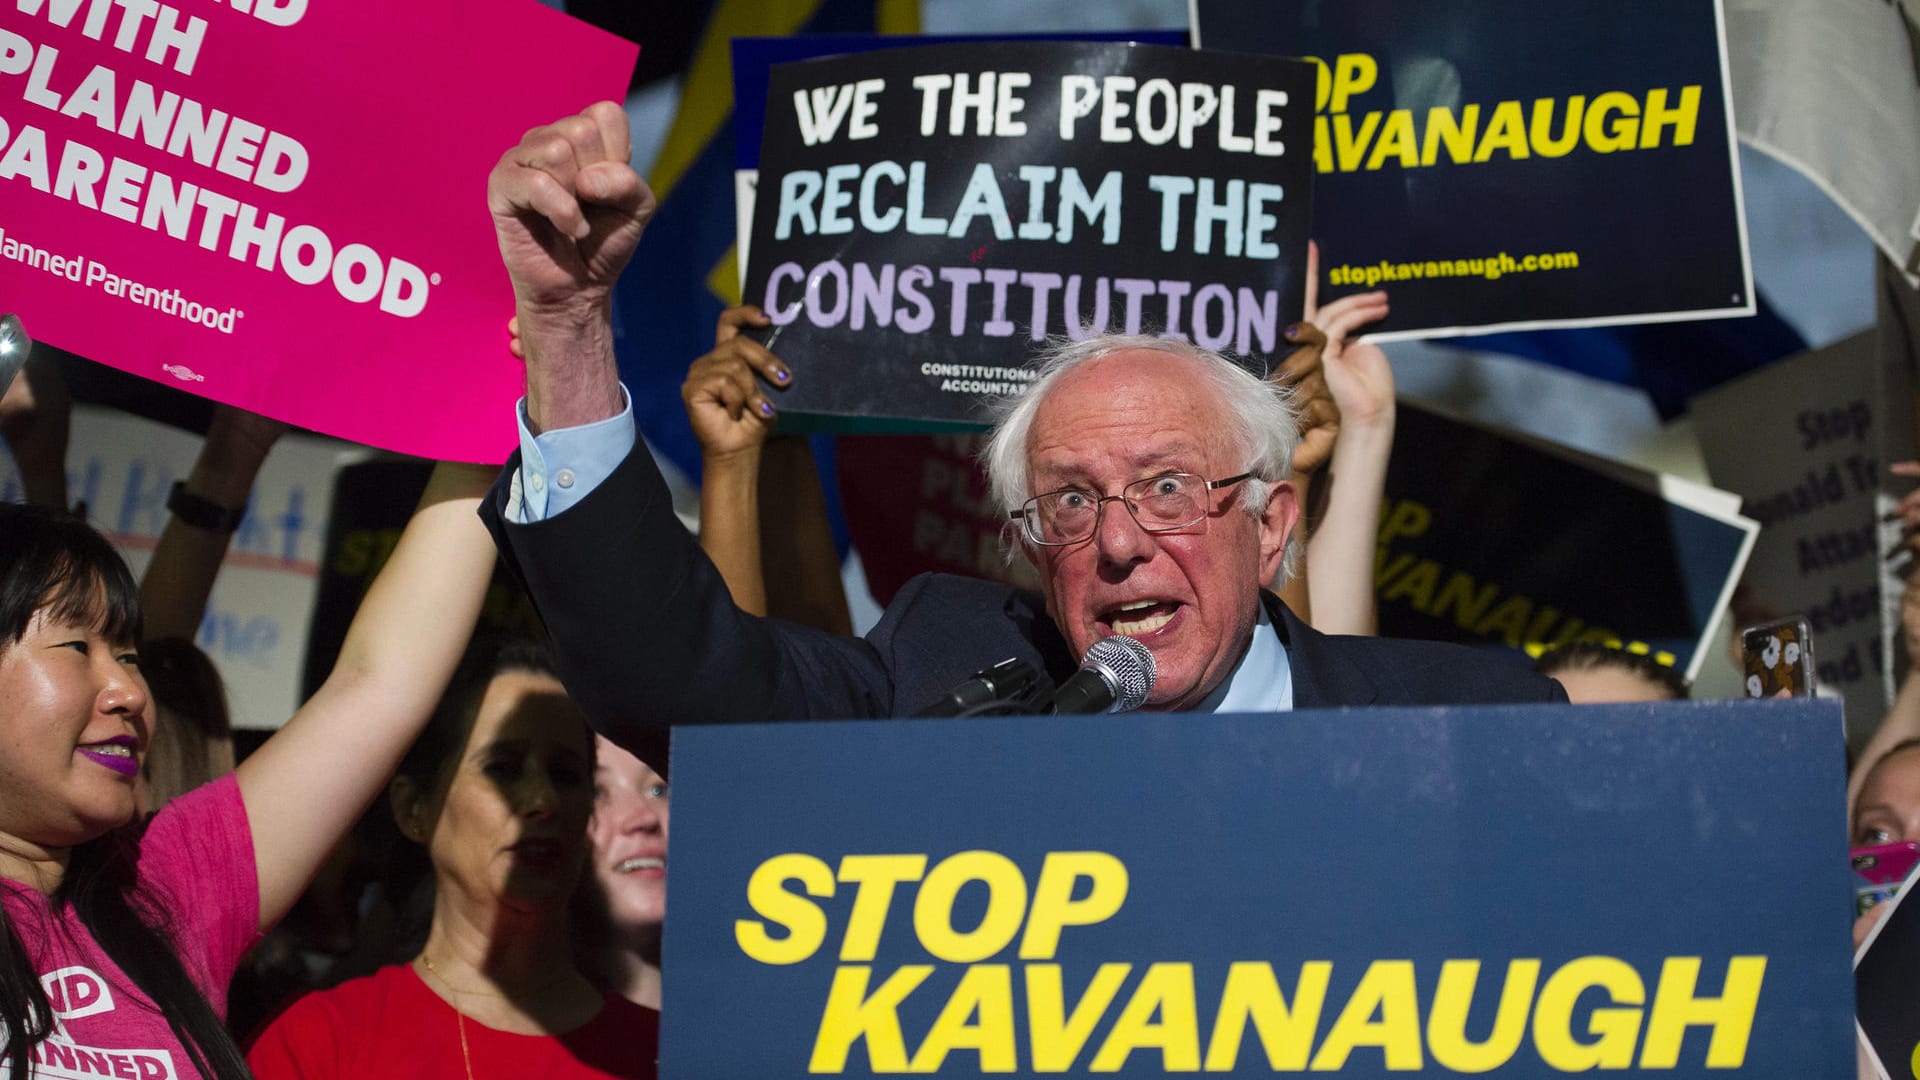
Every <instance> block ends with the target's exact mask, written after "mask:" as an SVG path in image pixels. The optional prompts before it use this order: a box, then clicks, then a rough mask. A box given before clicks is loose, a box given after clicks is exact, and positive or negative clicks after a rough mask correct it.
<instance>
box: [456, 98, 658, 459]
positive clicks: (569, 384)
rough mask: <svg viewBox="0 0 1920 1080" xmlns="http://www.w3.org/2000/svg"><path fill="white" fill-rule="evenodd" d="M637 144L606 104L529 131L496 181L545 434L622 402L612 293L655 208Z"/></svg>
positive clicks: (538, 419) (491, 192)
mask: <svg viewBox="0 0 1920 1080" xmlns="http://www.w3.org/2000/svg"><path fill="white" fill-rule="evenodd" d="M630 152H631V151H630V147H629V144H628V134H627V118H626V114H625V113H623V112H622V111H621V110H620V107H619V106H618V105H615V104H613V103H612V102H608V101H603V102H600V103H598V104H596V105H593V106H590V107H589V108H588V109H587V110H586V111H585V112H582V113H580V114H578V115H575V116H569V117H565V118H563V119H561V120H557V121H555V122H553V123H551V124H546V125H543V126H541V127H537V128H534V129H533V130H531V131H529V132H527V133H526V135H524V136H522V137H521V139H520V143H519V145H518V146H515V147H514V148H513V149H511V150H509V151H507V152H506V153H505V154H504V155H502V156H501V158H500V163H499V164H498V165H495V166H494V169H493V174H492V175H491V176H489V177H488V178H487V207H488V209H490V210H491V211H492V212H493V225H494V232H495V234H496V236H497V237H498V239H499V241H500V257H501V259H502V260H503V261H504V262H505V263H506V266H507V274H508V276H509V277H510V278H511V279H512V280H513V295H514V300H515V303H516V306H517V308H518V311H519V320H520V321H519V325H518V331H519V334H520V338H521V345H522V347H523V348H524V350H525V351H526V355H527V415H528V419H530V420H531V421H532V422H533V424H534V425H535V428H536V430H544V429H549V428H554V427H568V426H572V425H575V424H583V423H591V422H592V421H595V420H603V419H605V418H607V417H609V416H613V415H616V414H617V413H619V412H620V410H621V399H620V390H619V386H618V383H617V380H616V375H615V369H614V364H613V344H612V339H611V324H610V322H609V320H608V318H607V317H606V312H607V310H608V305H609V302H610V301H609V293H610V292H611V290H612V288H613V283H614V281H615V279H617V278H618V277H619V276H620V271H621V270H623V269H625V268H626V265H627V260H628V259H630V258H632V257H633V250H634V246H635V245H636V244H638V243H639V241H640V234H641V232H642V231H643V230H645V229H646V226H647V220H648V219H649V218H651V217H652V216H653V210H654V206H655V203H654V198H653V192H652V190H651V189H649V188H648V187H647V183H646V181H645V180H642V179H641V178H640V174H639V173H637V172H634V171H633V167H632V166H631V165H629V164H627V158H628V156H629V154H630Z"/></svg>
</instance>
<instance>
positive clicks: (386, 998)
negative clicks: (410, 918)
mask: <svg viewBox="0 0 1920 1080" xmlns="http://www.w3.org/2000/svg"><path fill="white" fill-rule="evenodd" d="M462 1024H464V1027H465V1030H466V1035H467V1051H466V1054H465V1056H464V1058H463V1056H462V1054H461V1051H460V1031H461V1026H460V1025H462ZM659 1048H660V1014H659V1013H657V1012H654V1011H653V1010H652V1009H647V1008H642V1007H641V1006H639V1005H635V1004H634V1003H633V1002H631V1001H628V1000H627V999H626V998H623V997H619V996H617V995H613V994H609V995H607V1003H606V1007H605V1008H602V1009H601V1010H600V1012H599V1013H598V1014H596V1015H595V1016H594V1018H593V1019H592V1020H589V1021H587V1022H586V1023H585V1024H582V1025H581V1026H580V1027H578V1028H575V1029H574V1030H572V1031H569V1032H567V1033H566V1034H564V1035H518V1034H515V1033H513V1032H509V1031H496V1030H494V1029H493V1028H490V1027H487V1026H485V1025H483V1024H481V1023H480V1022H479V1021H477V1020H470V1019H464V1018H462V1017H461V1016H460V1014H459V1013H456V1012H455V1011H454V1010H453V1006H451V1005H449V1004H447V1003H446V1002H445V1001H444V1000H442V999H441V997H440V995H438V994H436V993H434V992H433V990H432V989H431V988H430V987H428V986H427V984H426V983H424V982H422V981H421V980H420V976H419V975H418V974H417V973H415V972H414V970H413V968H412V966H411V965H407V964H397V965H395V966H393V967H384V968H381V969H380V970H379V971H376V972H374V973H373V974H372V975H369V976H367V977H365V978H362V979H354V980H352V981H351V982H346V983H342V984H340V985H339V986H336V987H334V988H333V989H331V990H322V991H320V992H318V993H313V994H308V995H307V996H306V997H303V998H301V999H300V1000H299V1001H296V1002H294V1003H293V1005H292V1006H290V1007H289V1008H288V1009H287V1011H286V1012H284V1013H282V1014H280V1018H279V1019H278V1020H275V1021H274V1022H273V1023H272V1024H270V1025H268V1027H267V1030H266V1031H264V1032H262V1033H261V1035H260V1039H259V1041H257V1042H255V1043H254V1044H253V1050H252V1052H250V1053H249V1054H248V1055H247V1064H248V1065H250V1066H252V1067H253V1072H254V1075H255V1076H257V1077H258V1078H259V1080H333V1078H335V1077H340V1078H346V1077H352V1078H354V1080H360V1078H363V1077H387V1076H392V1077H402V1076H404V1077H423V1078H428V1080H433V1078H446V1080H467V1077H468V1076H469V1075H471V1076H472V1077H473V1080H490V1078H492V1077H514V1078H520V1077H532V1076H562V1077H594V1078H599V1077H641V1078H644V1080H651V1078H652V1077H653V1075H654V1068H655V1062H656V1060H657V1059H658V1058H659V1056H660V1055H659ZM469 1068H470V1070H471V1071H469Z"/></svg>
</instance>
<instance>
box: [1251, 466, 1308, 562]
mask: <svg viewBox="0 0 1920 1080" xmlns="http://www.w3.org/2000/svg"><path fill="white" fill-rule="evenodd" d="M1299 525H1300V497H1299V492H1297V491H1295V490H1294V486H1293V485H1292V484H1290V483H1288V482H1287V481H1285V480H1276V481H1272V482H1270V483H1269V484H1268V485H1267V505H1266V506H1265V507H1263V508H1262V509H1261V511H1260V580H1261V581H1263V582H1267V581H1274V580H1275V577H1276V575H1278V574H1279V573H1280V565H1281V563H1283V562H1284V561H1285V560H1286V555H1287V539H1288V538H1289V537H1291V536H1292V535H1293V531H1294V529H1296V528H1298V527H1299Z"/></svg>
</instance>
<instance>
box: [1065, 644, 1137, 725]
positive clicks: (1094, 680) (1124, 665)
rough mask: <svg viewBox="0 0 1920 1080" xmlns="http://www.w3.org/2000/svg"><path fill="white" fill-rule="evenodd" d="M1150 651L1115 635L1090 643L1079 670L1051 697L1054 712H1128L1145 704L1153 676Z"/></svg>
mask: <svg viewBox="0 0 1920 1080" xmlns="http://www.w3.org/2000/svg"><path fill="white" fill-rule="evenodd" d="M1155 674H1156V673H1155V670H1154V664H1153V653H1152V652H1151V651H1149V650H1148V649H1147V647H1146V646H1145V645H1142V644H1140V643H1139V642H1137V641H1135V640H1133V639H1132V638H1130V637H1122V636H1120V635H1118V634H1115V635H1114V636H1112V637H1104V638H1101V639H1100V640H1099V641H1096V642H1094V643H1093V648H1091V649H1088V650H1087V657H1086V659H1084V660H1082V661H1080V670H1079V671H1076V672H1074V673H1073V677H1072V678H1069V679H1068V680H1067V681H1066V682H1065V683H1063V684H1061V686H1060V692H1059V693H1058V694H1055V695H1054V697H1053V711H1054V712H1056V713H1099V712H1107V713H1121V712H1132V711H1133V710H1135V709H1137V708H1139V707H1140V706H1142V705H1145V704H1146V703H1147V695H1148V694H1150V693H1152V692H1153V680H1154V676H1155Z"/></svg>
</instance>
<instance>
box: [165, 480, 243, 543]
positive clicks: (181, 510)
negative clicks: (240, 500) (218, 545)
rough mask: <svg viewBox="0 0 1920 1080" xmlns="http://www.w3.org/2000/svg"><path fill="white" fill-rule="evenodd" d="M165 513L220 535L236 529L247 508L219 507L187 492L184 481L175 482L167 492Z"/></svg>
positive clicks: (209, 500)
mask: <svg viewBox="0 0 1920 1080" xmlns="http://www.w3.org/2000/svg"><path fill="white" fill-rule="evenodd" d="M167 511H168V512H169V513H171V514H172V515H173V516H174V517H177V518H179V519H180V520H181V521H183V522H185V523H186V524H188V525H191V526H193V527H194V528H196V529H207V530H210V531H212V532H222V533H230V532H233V531H234V530H236V529H238V528H239V527H240V521H241V519H242V518H244V517H246V516H247V508H246V507H244V506H242V507H241V508H239V509H238V510H235V509H232V508H230V507H226V506H221V505H220V504H219V503H217V502H214V501H213V500H212V499H208V498H205V497H203V496H200V495H195V494H194V493H193V492H191V491H188V490H187V484H186V481H184V480H175V481H174V482H173V490H171V491H169V492H167Z"/></svg>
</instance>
